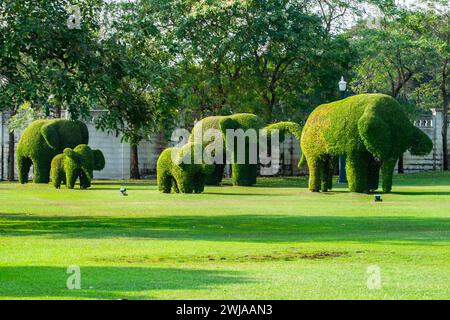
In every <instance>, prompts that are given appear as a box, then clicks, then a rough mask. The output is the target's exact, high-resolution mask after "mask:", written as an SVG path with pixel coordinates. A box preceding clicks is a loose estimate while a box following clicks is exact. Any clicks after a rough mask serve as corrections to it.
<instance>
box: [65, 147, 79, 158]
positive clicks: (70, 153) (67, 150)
mask: <svg viewBox="0 0 450 320" xmlns="http://www.w3.org/2000/svg"><path fill="white" fill-rule="evenodd" d="M63 153H64V155H65V156H66V157H69V158H71V159H72V160H75V161H79V160H80V156H79V155H78V153H76V152H75V151H73V150H72V149H70V148H65V149H64V152H63Z"/></svg>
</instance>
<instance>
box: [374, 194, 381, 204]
mask: <svg viewBox="0 0 450 320" xmlns="http://www.w3.org/2000/svg"><path fill="white" fill-rule="evenodd" d="M382 201H383V199H382V198H381V194H376V195H375V202H382Z"/></svg>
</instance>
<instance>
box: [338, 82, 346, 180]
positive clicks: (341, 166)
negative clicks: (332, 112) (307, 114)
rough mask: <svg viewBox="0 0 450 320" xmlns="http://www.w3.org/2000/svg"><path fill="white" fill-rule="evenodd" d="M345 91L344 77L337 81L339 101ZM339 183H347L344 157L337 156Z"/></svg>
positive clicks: (343, 96)
mask: <svg viewBox="0 0 450 320" xmlns="http://www.w3.org/2000/svg"><path fill="white" fill-rule="evenodd" d="M346 91H347V82H346V81H345V80H344V76H342V77H341V81H339V92H340V94H341V99H344V98H345V92H346ZM339 183H347V172H346V171H345V155H340V156H339Z"/></svg>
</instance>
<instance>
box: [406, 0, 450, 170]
mask: <svg viewBox="0 0 450 320" xmlns="http://www.w3.org/2000/svg"><path fill="white" fill-rule="evenodd" d="M424 3H426V4H427V5H428V8H429V9H428V10H421V11H419V12H415V13H414V14H412V15H411V16H410V17H409V19H408V24H409V25H410V26H411V28H412V29H413V30H414V31H415V36H417V37H418V39H419V43H420V49H421V50H422V51H424V52H425V53H426V56H427V59H426V60H425V61H427V63H428V65H429V70H430V71H431V72H429V74H430V78H429V80H428V81H427V82H426V83H425V84H422V85H421V88H422V89H424V88H428V90H422V92H425V93H426V94H428V95H430V94H431V95H433V93H436V91H437V92H439V95H440V98H441V101H442V102H441V103H442V111H443V116H444V118H443V120H444V121H443V125H442V129H441V134H442V154H443V163H442V168H443V170H448V169H449V159H448V147H447V143H448V139H447V134H448V121H449V118H448V114H449V95H450V92H449V84H450V83H449V82H450V14H449V8H448V6H446V2H445V1H424ZM433 89H434V90H433Z"/></svg>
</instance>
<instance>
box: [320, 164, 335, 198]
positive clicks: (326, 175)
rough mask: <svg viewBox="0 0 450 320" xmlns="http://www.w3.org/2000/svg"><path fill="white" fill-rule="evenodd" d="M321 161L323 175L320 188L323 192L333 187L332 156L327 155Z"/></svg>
mask: <svg viewBox="0 0 450 320" xmlns="http://www.w3.org/2000/svg"><path fill="white" fill-rule="evenodd" d="M319 162H320V164H319V165H320V177H321V185H320V190H321V191H323V192H327V191H328V190H331V189H332V187H333V167H332V164H331V158H330V156H325V157H324V160H322V161H319Z"/></svg>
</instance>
